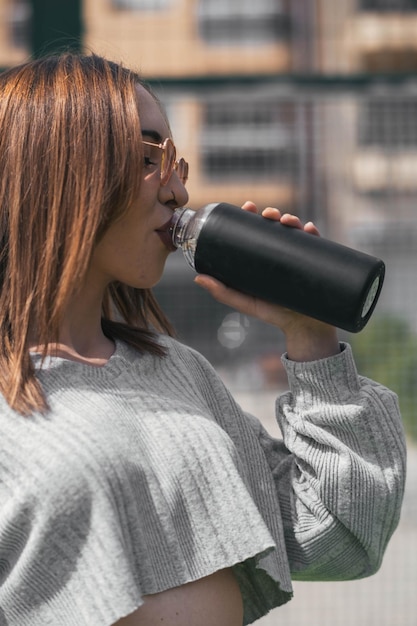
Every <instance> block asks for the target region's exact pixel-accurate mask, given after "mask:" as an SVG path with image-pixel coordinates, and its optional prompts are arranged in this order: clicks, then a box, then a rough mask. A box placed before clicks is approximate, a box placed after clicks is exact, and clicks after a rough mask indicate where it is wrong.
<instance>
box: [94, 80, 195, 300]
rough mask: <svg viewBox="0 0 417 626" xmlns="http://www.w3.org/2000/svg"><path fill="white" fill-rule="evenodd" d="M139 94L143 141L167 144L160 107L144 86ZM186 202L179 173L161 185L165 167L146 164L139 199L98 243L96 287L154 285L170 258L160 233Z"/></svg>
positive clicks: (167, 135) (165, 126) (147, 286)
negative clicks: (162, 171) (161, 171)
mask: <svg viewBox="0 0 417 626" xmlns="http://www.w3.org/2000/svg"><path fill="white" fill-rule="evenodd" d="M137 90H138V95H139V115H140V121H141V128H142V136H143V140H144V141H150V142H153V143H163V141H164V140H165V139H166V138H167V137H169V136H170V130H169V128H168V125H167V122H166V121H165V118H164V116H163V114H162V113H161V110H160V107H159V105H158V104H157V102H155V100H154V98H153V97H152V95H151V94H149V93H148V92H147V91H146V89H144V88H143V87H142V86H138V87H137ZM139 175H141V174H140V173H138V176H139ZM187 201H188V193H187V191H186V189H185V187H184V185H183V184H182V183H181V181H180V179H179V178H178V176H177V174H176V173H175V172H173V173H172V175H171V176H170V178H169V180H168V181H167V182H166V184H164V185H161V178H160V168H159V167H155V166H150V165H148V164H147V161H146V160H145V164H144V167H143V172H142V183H141V188H140V193H139V195H138V198H137V201H136V202H135V203H134V204H133V205H132V206H131V208H130V209H129V210H128V211H127V213H125V214H124V215H123V216H122V217H121V218H120V219H118V220H117V221H116V222H115V223H114V224H112V225H111V226H110V227H109V228H108V230H107V231H106V232H105V234H104V235H103V237H102V238H101V240H100V242H99V243H98V244H97V246H96V248H95V251H94V253H93V256H92V260H91V265H90V277H89V278H92V279H93V280H94V282H95V284H96V285H97V282H96V281H102V282H103V286H104V287H105V286H107V285H108V284H109V283H110V282H113V281H119V282H121V283H124V284H126V285H128V286H130V287H137V288H142V289H147V288H150V287H153V286H154V285H155V284H156V283H157V282H158V281H159V279H160V278H161V275H162V272H163V269H164V265H165V261H166V259H167V257H168V254H169V250H168V248H167V247H166V246H165V245H164V243H163V241H162V239H161V237H160V236H159V235H158V232H157V231H158V229H159V228H161V226H163V225H164V224H166V223H167V222H168V220H169V219H170V217H171V216H172V212H173V210H174V209H175V208H177V207H178V206H183V205H185V204H186V203H187ZM92 274H93V275H92Z"/></svg>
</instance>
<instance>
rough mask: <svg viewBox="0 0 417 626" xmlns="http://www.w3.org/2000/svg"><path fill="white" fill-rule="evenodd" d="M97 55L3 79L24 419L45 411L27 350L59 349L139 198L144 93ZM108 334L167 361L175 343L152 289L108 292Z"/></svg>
mask: <svg viewBox="0 0 417 626" xmlns="http://www.w3.org/2000/svg"><path fill="white" fill-rule="evenodd" d="M138 84H142V85H143V86H144V87H146V84H144V83H143V81H142V80H141V79H140V77H139V76H138V75H137V74H136V73H134V72H132V71H130V70H128V69H126V68H124V67H122V66H121V65H119V64H116V63H113V62H110V61H107V60H105V59H103V58H101V57H99V56H96V55H78V54H72V53H65V54H62V55H58V56H49V57H45V58H43V59H38V60H34V61H30V62H28V63H25V64H23V65H20V66H17V67H14V68H12V69H10V70H7V71H6V72H4V73H3V74H1V75H0V392H1V393H2V394H3V395H4V397H5V398H6V400H7V402H8V403H9V405H10V406H11V407H12V408H13V409H15V410H16V411H18V412H19V413H21V414H23V415H25V414H30V413H32V412H33V411H36V410H38V411H45V410H47V401H46V399H45V397H44V394H43V391H42V389H41V386H40V384H39V382H38V380H37V378H36V376H35V372H34V369H33V366H32V362H31V359H30V355H29V351H28V340H29V333H30V332H31V331H32V332H33V329H35V331H36V340H37V342H38V343H39V344H40V345H42V346H43V349H44V354H46V350H47V345H48V343H51V342H55V341H57V340H58V333H59V327H60V322H61V320H62V317H63V314H64V311H65V308H66V305H67V303H68V300H69V298H70V297H71V295H72V294H73V293H74V289H75V288H76V286H77V285H78V284H80V283H81V281H82V279H83V277H84V276H85V273H86V270H87V268H88V265H89V261H90V258H91V254H92V251H93V249H94V245H95V244H96V243H97V241H98V240H99V239H100V237H101V236H102V235H103V233H104V232H105V231H106V229H107V228H108V227H109V226H110V225H111V224H112V223H113V222H114V221H115V220H116V219H117V218H118V217H119V216H120V215H122V214H123V213H124V212H125V211H126V210H127V209H128V208H129V207H130V205H131V203H132V201H133V200H134V199H135V198H137V196H138V192H139V187H140V182H141V171H142V164H143V158H142V156H143V153H142V144H141V128H140V120H139V110H138V94H137V89H136V86H137V85H138ZM102 326H103V330H104V332H105V334H106V335H107V336H109V337H113V338H122V339H124V340H125V341H128V342H129V343H130V344H131V345H134V346H135V347H137V348H138V349H140V350H145V351H148V352H152V353H155V354H159V355H162V354H163V350H162V349H161V347H160V345H159V344H158V341H157V339H156V337H155V335H154V334H153V330H154V329H155V330H158V331H161V332H166V333H168V334H172V330H171V327H170V324H169V322H168V320H167V319H166V317H165V316H164V314H163V313H162V311H161V310H160V308H159V306H158V304H157V303H156V300H155V299H154V297H153V295H152V292H151V291H150V290H140V289H133V288H130V287H126V286H125V285H121V284H112V285H110V287H109V289H108V292H107V293H106V296H105V298H104V302H103V317H102Z"/></svg>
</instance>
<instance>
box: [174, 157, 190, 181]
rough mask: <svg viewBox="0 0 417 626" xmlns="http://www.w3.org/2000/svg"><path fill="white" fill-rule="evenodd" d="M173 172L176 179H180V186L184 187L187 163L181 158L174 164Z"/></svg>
mask: <svg viewBox="0 0 417 626" xmlns="http://www.w3.org/2000/svg"><path fill="white" fill-rule="evenodd" d="M175 170H176V172H177V175H178V178H179V179H180V181H181V182H182V184H183V185H185V183H186V182H187V180H188V163H187V161H186V160H185V159H183V158H182V157H181V158H180V159H179V160H178V161H177V162H176V164H175Z"/></svg>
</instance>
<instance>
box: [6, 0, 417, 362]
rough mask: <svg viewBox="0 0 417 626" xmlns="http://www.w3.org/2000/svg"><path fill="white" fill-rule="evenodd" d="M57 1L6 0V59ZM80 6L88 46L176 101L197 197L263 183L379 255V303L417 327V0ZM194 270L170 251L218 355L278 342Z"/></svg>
mask: <svg viewBox="0 0 417 626" xmlns="http://www.w3.org/2000/svg"><path fill="white" fill-rule="evenodd" d="M55 4H57V5H58V3H55ZM72 4H74V5H75V4H78V2H77V3H71V2H70V1H69V0H65V2H64V1H63V2H61V3H59V7H61V8H62V7H63V6H64V5H65V7H67V9H68V7H70V6H72ZM52 6H54V4H53V2H52V0H32V1H30V0H0V65H2V66H3V67H6V66H8V65H13V64H15V63H18V62H19V61H21V60H23V59H25V58H27V57H28V56H29V55H30V54H31V53H32V48H33V42H34V40H35V39H34V31H37V30H39V24H40V23H43V22H44V21H46V20H48V19H50V12H51V7H52ZM80 6H81V20H82V28H81V29H80V33H79V36H80V41H81V47H83V48H85V49H87V50H91V51H95V52H98V53H102V54H104V55H106V56H107V57H109V58H111V59H113V60H115V61H122V62H123V63H125V64H126V65H128V66H132V67H133V68H135V69H137V70H139V71H140V72H141V73H142V74H143V75H144V77H145V78H147V79H148V80H149V81H150V82H151V84H152V85H153V87H154V89H155V90H156V91H157V93H158V94H159V95H160V97H161V99H162V100H163V102H164V103H165V104H166V107H167V110H168V115H169V118H170V120H171V123H172V128H173V133H174V138H175V141H176V143H177V145H178V149H179V152H180V153H181V154H183V155H184V156H185V157H186V158H187V160H189V162H190V166H191V169H190V179H189V184H188V187H189V191H190V206H192V207H194V208H197V207H198V206H201V205H203V204H205V203H207V202H213V201H228V202H232V203H235V204H241V203H242V202H243V201H244V200H246V199H252V200H254V201H255V202H256V203H257V204H258V205H259V206H266V205H273V206H278V207H280V208H281V209H283V210H289V211H291V212H294V213H297V214H299V215H300V216H301V217H302V218H303V219H305V220H307V219H308V220H310V219H313V220H314V221H315V222H316V223H317V224H318V226H319V227H320V229H321V231H322V233H323V234H324V235H327V236H330V237H332V238H335V239H337V240H340V241H343V242H344V243H348V244H350V245H354V246H357V247H360V248H361V249H363V250H365V251H368V252H371V253H374V254H377V255H378V256H381V257H382V258H384V260H387V262H388V264H389V272H388V273H387V280H386V286H385V288H384V291H383V296H382V298H381V304H380V306H379V310H380V311H381V312H391V313H393V314H400V315H405V316H406V318H407V320H408V321H409V322H410V323H411V325H412V326H413V328H414V329H415V330H416V331H417V315H416V313H415V307H414V302H415V301H416V298H417V286H415V282H416V281H415V280H414V279H413V277H412V276H410V280H409V279H408V276H409V275H410V272H411V270H410V266H412V264H413V263H415V261H417V259H416V254H417V253H416V252H415V250H416V249H417V246H416V242H417V216H416V210H415V207H416V199H417V80H416V79H415V78H414V75H415V70H416V69H417V37H416V36H415V34H416V32H417V0H338V1H337V2H334V0H256V2H254V1H253V0H82V2H81V5H80ZM42 10H44V18H43V19H42ZM58 34H59V33H57V44H59V37H58ZM410 260H411V261H413V263H410ZM404 280H406V282H407V283H408V285H409V287H408V290H409V291H408V294H407V297H404V294H403V292H402V291H401V289H403V285H404ZM190 283H192V281H191V280H190V276H189V274H187V271H186V268H184V265H183V264H182V262H181V260H180V254H179V253H178V254H177V255H173V258H172V260H171V263H170V265H169V267H168V272H167V277H166V279H165V283H164V282H163V283H161V286H160V287H159V288H158V289H159V296H160V298H161V299H162V300H163V301H164V303H165V304H166V305H167V307H168V308H170V307H171V311H172V315H173V317H174V320H175V321H176V323H177V326H179V327H180V329H181V332H182V333H183V334H185V335H186V336H187V339H188V338H189V337H193V338H194V340H195V343H196V345H197V347H199V348H200V349H202V350H203V351H205V352H206V353H207V354H208V356H210V357H211V358H212V357H213V356H214V357H215V358H217V357H218V359H219V360H222V359H226V355H228V356H227V358H229V357H230V355H231V354H233V355H237V356H236V358H238V355H239V349H240V346H241V345H243V344H244V350H245V353H247V348H248V345H250V343H251V341H252V342H253V345H254V349H258V348H255V346H258V347H259V345H260V344H261V343H264V344H265V345H269V335H267V333H266V331H265V330H262V331H261V329H260V328H259V329H257V330H256V331H254V332H253V333H252V331H251V329H253V326H254V323H253V322H251V327H250V329H249V328H248V326H247V320H239V319H235V318H234V321H233V320H232V321H231V320H230V319H229V320H228V321H227V323H224V320H225V319H226V317H227V315H228V313H229V312H228V311H225V310H223V309H222V308H221V307H220V306H217V305H216V307H217V308H216V307H215V305H213V303H211V301H208V300H205V299H204V296H203V295H200V294H199V295H196V294H193V295H191V293H190V294H189V295H188V296H187V298H178V297H175V296H176V294H177V293H178V289H180V288H181V289H188V288H189V287H184V285H190ZM187 293H188V292H187ZM185 301H186V302H187V308H186V310H185V309H182V308H181V306H182V304H181V302H182V303H183V305H184V306H185V304H184V302H185ZM172 302H175V303H176V304H175V307H177V309H175V307H174V309H172ZM190 302H194V305H193V306H194V309H193V312H192V313H191V314H190V311H191V310H192V309H191V308H190ZM204 312H205V313H204ZM204 315H205V317H204ZM191 318H192V320H191ZM203 319H206V322H207V324H208V326H210V328H212V327H213V326H214V327H215V328H216V329H217V332H218V337H219V341H218V342H217V343H216V344H215V345H214V344H213V343H210V344H209V345H207V346H203V345H202V343H201V341H202V339H201V337H202V336H203V335H206V336H207V333H205V332H204V329H203V330H202V328H201V323H202V320H203ZM255 326H256V325H255ZM251 333H252V334H251ZM260 333H264V335H265V336H264V339H262V341H260V339H259V336H260ZM265 333H266V334H265ZM242 337H243V338H244V340H243V341H242ZM251 337H253V339H251ZM233 338H234V339H233ZM229 339H230V341H229ZM233 346H234V347H235V349H233Z"/></svg>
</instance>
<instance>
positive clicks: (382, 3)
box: [359, 0, 417, 11]
mask: <svg viewBox="0 0 417 626" xmlns="http://www.w3.org/2000/svg"><path fill="white" fill-rule="evenodd" d="M359 10H361V11H416V10H417V0H359Z"/></svg>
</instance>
